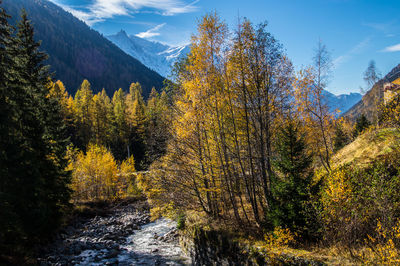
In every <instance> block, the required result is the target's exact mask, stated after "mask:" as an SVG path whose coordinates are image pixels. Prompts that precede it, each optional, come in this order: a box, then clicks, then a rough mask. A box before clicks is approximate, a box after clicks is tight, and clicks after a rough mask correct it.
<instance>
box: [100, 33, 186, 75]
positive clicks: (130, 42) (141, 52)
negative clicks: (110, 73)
mask: <svg viewBox="0 0 400 266" xmlns="http://www.w3.org/2000/svg"><path fill="white" fill-rule="evenodd" d="M106 38H107V39H109V40H110V41H111V42H113V43H114V44H115V45H117V46H118V47H119V48H120V49H121V50H123V51H124V52H125V53H127V54H129V55H130V56H132V57H134V58H136V59H138V60H139V61H140V62H141V63H142V64H144V65H145V66H147V67H148V68H150V69H152V70H154V71H156V72H158V73H159V74H160V75H162V76H164V77H169V76H170V74H171V70H172V66H173V64H174V63H175V62H176V61H177V60H178V59H179V58H180V57H181V56H184V55H185V54H187V53H188V52H189V50H190V48H189V46H187V45H183V46H176V47H173V46H169V45H166V44H162V43H159V42H152V41H148V40H146V39H143V38H139V37H137V36H134V35H130V36H128V35H127V34H126V32H125V31H123V30H121V31H120V32H118V33H117V34H115V35H110V36H106Z"/></svg>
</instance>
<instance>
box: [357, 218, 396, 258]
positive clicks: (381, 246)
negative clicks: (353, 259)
mask: <svg viewBox="0 0 400 266" xmlns="http://www.w3.org/2000/svg"><path fill="white" fill-rule="evenodd" d="M375 231H376V236H375V237H372V236H370V235H368V238H367V239H366V240H365V242H366V244H367V245H368V248H367V252H363V254H362V256H361V258H362V260H363V263H365V264H373V265H399V264H400V252H399V250H398V248H397V247H396V246H395V243H398V242H399V241H400V220H398V221H397V223H396V224H395V225H394V226H393V227H391V228H385V227H384V226H382V222H381V220H380V219H378V221H377V224H376V229H375Z"/></svg>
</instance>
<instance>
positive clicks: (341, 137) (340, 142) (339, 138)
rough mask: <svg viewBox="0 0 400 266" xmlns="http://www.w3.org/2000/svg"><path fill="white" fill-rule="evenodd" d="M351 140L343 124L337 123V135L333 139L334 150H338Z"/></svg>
mask: <svg viewBox="0 0 400 266" xmlns="http://www.w3.org/2000/svg"><path fill="white" fill-rule="evenodd" d="M349 142H350V139H349V138H348V136H347V135H346V134H345V133H344V131H343V128H342V125H340V124H337V125H336V128H335V137H334V139H333V143H334V151H335V152H337V151H338V150H340V149H341V148H343V147H344V146H346V145H347V144H348V143H349Z"/></svg>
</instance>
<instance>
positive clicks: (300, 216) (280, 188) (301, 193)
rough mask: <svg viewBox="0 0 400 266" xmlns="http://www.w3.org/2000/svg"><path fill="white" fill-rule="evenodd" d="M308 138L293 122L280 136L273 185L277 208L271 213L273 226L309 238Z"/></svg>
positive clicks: (309, 166)
mask: <svg viewBox="0 0 400 266" xmlns="http://www.w3.org/2000/svg"><path fill="white" fill-rule="evenodd" d="M304 138H305V137H304V136H303V135H302V134H301V133H300V131H299V128H298V125H296V124H295V122H294V121H290V122H289V123H288V124H287V125H285V126H284V127H283V128H282V129H281V130H280V132H279V134H278V143H277V158H276V159H275V163H274V164H275V166H276V168H277V169H278V170H279V173H280V175H278V176H277V177H275V180H274V184H273V188H272V190H273V197H274V201H273V202H274V204H273V208H272V209H271V212H270V214H269V215H270V218H271V222H272V224H273V226H282V227H285V228H289V229H291V230H292V231H294V232H298V233H300V234H301V235H306V234H307V231H308V228H309V226H310V224H312V223H311V222H312V217H310V214H309V212H310V206H308V203H309V202H310V198H311V196H310V186H311V182H312V169H311V163H312V157H311V156H310V155H308V154H307V153H306V144H305V139H304Z"/></svg>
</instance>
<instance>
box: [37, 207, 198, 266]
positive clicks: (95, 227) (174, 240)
mask: <svg viewBox="0 0 400 266" xmlns="http://www.w3.org/2000/svg"><path fill="white" fill-rule="evenodd" d="M38 254H40V255H39V256H38V259H37V261H38V264H39V265H71V264H72V265H89V264H90V265H117V264H118V265H138V264H139V265H190V264H191V261H190V258H189V257H187V256H186V255H185V254H184V252H183V251H182V250H181V248H180V245H179V240H178V232H177V229H176V223H175V222H173V221H170V220H166V219H159V220H156V221H154V222H151V221H150V214H149V208H148V205H147V202H146V201H144V200H124V201H119V202H115V203H111V204H109V205H108V204H106V203H103V204H101V203H100V204H99V203H98V205H96V204H93V203H92V206H89V208H87V209H85V210H83V211H82V212H81V213H80V214H79V215H77V217H74V219H73V220H71V222H70V224H69V225H68V226H66V227H65V228H64V229H63V230H61V231H60V232H59V233H58V234H57V236H56V237H55V239H54V241H52V242H51V243H50V244H48V245H47V246H44V247H41V248H40V249H39V250H38Z"/></svg>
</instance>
